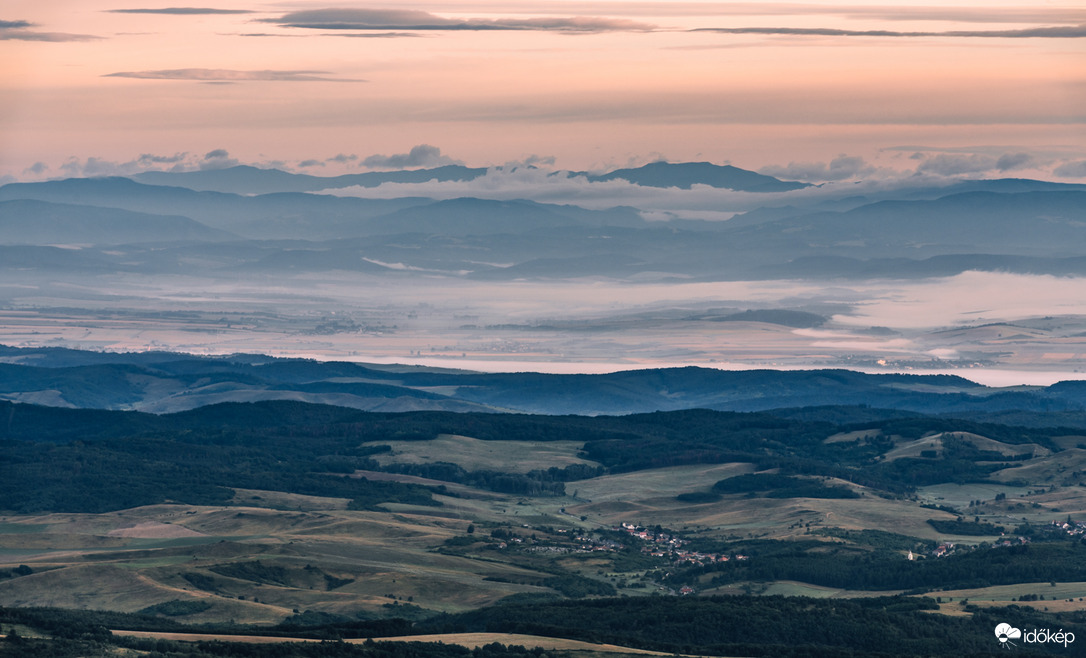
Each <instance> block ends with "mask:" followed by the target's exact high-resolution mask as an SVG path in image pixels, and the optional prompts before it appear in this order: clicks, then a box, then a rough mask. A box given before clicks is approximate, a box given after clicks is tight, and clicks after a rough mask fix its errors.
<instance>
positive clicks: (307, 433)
mask: <svg viewBox="0 0 1086 658" xmlns="http://www.w3.org/2000/svg"><path fill="white" fill-rule="evenodd" d="M859 411H861V412H863V413H864V415H865V418H864V421H863V422H858V423H841V422H840V419H841V418H842V416H843V415H845V416H847V412H848V410H847V409H841V408H824V409H815V408H812V409H807V410H804V411H803V413H802V414H795V413H791V412H790V413H791V416H792V417H789V415H790V414H789V413H785V414H782V415H774V414H773V413H735V412H719V411H710V410H690V411H674V412H656V413H650V414H637V415H630V416H600V417H584V416H542V415H518V414H478V413H469V414H458V413H449V412H413V413H402V414H386V413H368V412H359V411H357V410H354V409H345V408H339V407H330V406H324V405H309V404H304V403H298V402H283V401H268V402H259V403H246V404H240V403H226V404H219V405H212V406H208V407H203V408H200V409H196V410H192V411H187V412H181V413H176V414H165V415H153V414H145V413H139V412H123V411H101V410H80V409H52V408H47V407H38V406H34V405H25V404H15V403H10V402H6V403H0V500H2V501H4V503H3V505H4V508H5V509H7V510H12V511H19V512H31V511H49V510H58V511H104V510H113V509H122V508H125V507H134V506H138V505H148V504H154V503H161V502H167V501H178V502H188V503H194V504H195V503H199V504H224V503H227V502H228V501H230V500H231V498H232V496H233V495H234V490H235V489H237V488H242V489H266V490H274V491H284V492H290V493H300V494H306V495H316V496H330V497H338V498H348V499H351V500H353V501H354V503H353V505H355V506H356V507H360V508H364V507H372V506H374V505H377V504H380V503H382V502H390V501H391V502H409V503H414V504H423V505H433V504H437V502H436V501H434V500H432V499H431V494H432V493H433V491H434V490H432V489H427V488H425V487H420V486H418V485H408V484H401V483H398V482H387V481H370V480H367V479H365V477H361V478H359V477H357V476H356V477H349V476H351V475H356V474H357V473H358V472H359V471H379V470H384V471H391V472H394V473H401V474H406V475H414V476H422V477H425V478H428V479H430V480H438V481H444V482H448V483H457V484H466V485H470V486H474V487H479V488H483V489H491V490H493V491H498V492H503V493H515V494H525V495H544V496H547V495H562V494H564V493H565V488H564V486H565V485H564V483H566V482H573V481H577V480H583V479H587V478H592V477H596V476H599V475H602V474H605V473H622V472H630V471H640V470H645V469H655V468H661V467H669V466H679V465H688V464H723V463H749V464H751V465H752V467H753V469H754V470H759V471H763V470H767V469H777V472H778V473H779V474H780V475H782V476H791V477H782V478H778V480H779V481H778V480H773V481H772V482H768V483H766V482H762V481H759V483H757V484H759V487H757V488H759V489H766V488H769V489H779V490H780V492H779V493H780V495H784V496H792V495H799V494H795V491H800V490H802V491H807V490H808V489H811V487H812V486H813V487H814V489H813V490H816V495H818V496H825V495H834V496H840V495H848V496H855V495H857V494H856V493H855V491H853V490H851V489H848V490H846V489H841V488H840V487H835V486H831V487H825V486H823V485H822V484H820V482H821V481H822V480H824V479H826V478H834V479H836V480H838V481H840V482H847V483H850V486H852V487H861V488H862V489H861V490H862V491H871V492H874V493H877V494H879V495H888V496H900V495H902V494H909V493H910V492H912V491H914V490H915V488H916V487H919V486H924V485H930V484H938V483H943V482H983V481H986V480H987V479H988V478H989V477H990V476H991V475H992V474H993V473H994V472H996V471H999V470H1001V469H1006V468H1010V467H1012V466H1014V465H1016V464H1021V463H1024V461H1025V460H1029V459H1033V458H1037V459H1044V458H1046V456H1048V455H1056V454H1058V453H1061V452H1062V451H1063V450H1065V449H1067V448H1065V447H1064V446H1066V445H1068V444H1067V440H1068V435H1073V434H1074V430H1068V429H1066V428H1056V429H1028V428H1022V427H1013V426H1007V425H996V424H984V423H976V422H971V421H965V420H960V419H946V418H932V417H921V416H916V415H913V414H909V415H906V416H905V417H897V418H895V417H894V413H893V412H888V411H887V412H881V413H879V412H875V411H874V410H871V409H861V410H859ZM797 415H800V416H803V417H802V418H798V417H795V416H797ZM820 416H821V417H820ZM443 436H458V437H470V438H471V440H476V441H484V442H485V441H502V442H504V443H505V444H506V445H508V442H518V441H525V442H531V443H534V444H538V443H546V442H550V441H561V442H563V444H566V445H568V444H570V443H576V444H580V448H579V455H580V462H579V463H569V465H567V466H565V467H551V468H546V469H544V468H540V469H537V470H532V471H530V472H527V473H525V472H513V473H510V472H504V471H502V470H479V469H478V468H477V469H476V470H468V469H465V468H464V467H461V466H458V465H456V464H454V463H448V462H447V461H444V460H440V459H439V460H437V461H431V462H425V463H413V464H411V463H407V464H405V463H387V462H381V461H379V460H377V459H375V457H376V456H379V455H381V454H384V453H390V452H391V451H392V449H391V447H390V443H394V442H398V443H401V444H402V443H403V442H408V443H414V442H425V441H431V440H435V439H439V438H440V437H443ZM833 437H845V438H846V439H847V440H838V439H834V438H833ZM850 437H854V438H850ZM1080 438H1081V442H1086V437H1080ZM929 443H930V444H931V445H928V444H929ZM1071 450H1077V449H1076V448H1071ZM887 455H891V458H889V459H888V458H887ZM1066 475H1067V477H1070V478H1071V479H1072V480H1074V478H1076V477H1078V478H1079V479H1081V478H1082V477H1083V474H1082V473H1078V472H1077V471H1076V472H1074V473H1068V474H1066ZM796 478H799V479H798V480H797V479H796ZM810 478H816V480H810ZM692 493H697V492H692ZM803 495H807V494H803Z"/></svg>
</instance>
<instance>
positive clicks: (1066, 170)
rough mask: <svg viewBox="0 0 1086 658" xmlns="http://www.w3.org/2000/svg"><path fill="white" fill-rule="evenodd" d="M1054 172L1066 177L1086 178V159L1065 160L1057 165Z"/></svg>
mask: <svg viewBox="0 0 1086 658" xmlns="http://www.w3.org/2000/svg"><path fill="white" fill-rule="evenodd" d="M1052 173H1054V174H1056V175H1057V176H1064V177H1066V178H1086V160H1077V161H1075V162H1065V163H1063V164H1061V165H1060V166H1058V167H1056V168H1055V169H1054V170H1053V171H1052Z"/></svg>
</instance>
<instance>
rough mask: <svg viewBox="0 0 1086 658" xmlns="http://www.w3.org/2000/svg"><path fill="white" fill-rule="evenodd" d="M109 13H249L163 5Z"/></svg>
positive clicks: (114, 10) (198, 14)
mask: <svg viewBox="0 0 1086 658" xmlns="http://www.w3.org/2000/svg"><path fill="white" fill-rule="evenodd" d="M108 11H109V13H111V14H169V15H171V16H203V15H207V14H251V13H253V12H251V11H249V10H248V9H214V8H212V7H165V8H162V9H149V8H137V9H110V10H108Z"/></svg>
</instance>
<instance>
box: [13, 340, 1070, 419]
mask: <svg viewBox="0 0 1086 658" xmlns="http://www.w3.org/2000/svg"><path fill="white" fill-rule="evenodd" d="M435 390H441V391H445V392H444V393H435V392H434V391H435ZM0 399H7V400H12V401H17V402H30V403H35V404H48V405H52V406H67V407H81V408H95V409H132V410H140V411H151V412H155V413H163V412H174V411H182V410H186V409H192V408H196V407H200V406H205V405H209V404H216V403H220V402H254V401H260V400H294V401H298V402H308V403H319V404H328V405H334V406H341V407H352V408H355V409H362V410H367V411H418V410H435V411H457V412H468V411H490V412H510V411H514V412H529V413H539V414H578V415H600V414H605V415H625V414H631V413H646V412H653V411H676V410H683V409H699V408H700V409H713V410H718V411H765V410H770V409H784V408H797V407H825V406H827V405H829V406H837V407H841V406H853V407H856V408H857V409H867V408H870V409H884V410H885V409H893V410H898V411H901V412H909V413H914V412H919V413H925V414H957V415H965V416H968V417H979V415H983V414H995V413H1007V412H1012V411H1013V412H1016V413H1020V414H1024V416H1023V417H1027V416H1030V414H1034V415H1037V412H1045V413H1052V412H1059V413H1063V414H1065V415H1064V416H1063V418H1065V419H1066V418H1071V417H1072V416H1067V414H1079V415H1080V416H1081V417H1082V419H1084V420H1086V383H1084V382H1061V383H1058V384H1055V385H1053V386H1050V387H1028V388H1023V387H1014V388H1010V389H999V388H989V387H985V386H981V385H979V384H976V383H974V382H971V381H969V380H966V379H963V378H961V377H955V376H949V375H903V374H880V375H874V374H864V373H860V372H855V371H850V370H798V371H776V370H741V371H726V370H715V369H709V368H697V367H685V368H655V369H646V370H630V371H621V372H615V373H610V374H602V375H549V374H541V373H497V374H484V373H475V372H468V371H447V370H440V369H432V368H421V367H410V366H374V365H369V364H355V363H345V362H318V361H311V360H303V359H279V358H272V357H266V356H260V355H236V356H230V357H196V356H189V355H185V354H174V353H164V352H161V353H160V352H145V353H119V354H105V353H97V352H83V351H78V350H67V349H58V348H14V347H2V346H0ZM864 413H865V412H862V413H860V416H861V417H863V414H864ZM1056 417H1060V416H1058V415H1057V416H1056ZM1033 421H1036V418H1033Z"/></svg>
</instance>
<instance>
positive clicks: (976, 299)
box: [0, 272, 1086, 385]
mask: <svg viewBox="0 0 1086 658" xmlns="http://www.w3.org/2000/svg"><path fill="white" fill-rule="evenodd" d="M0 295H2V299H0V303H2V309H0V331H2V332H3V334H4V335H5V337H6V339H5V342H7V343H8V344H10V345H13V346H28V347H30V346H33V347H37V346H64V347H73V348H81V349H92V350H105V351H140V350H166V351H179V352H187V353H193V354H228V353H235V352H248V353H264V354H269V355H274V356H294V357H306V358H313V359H317V360H347V361H356V362H374V363H401V364H417V365H429V366H444V367H450V368H461V369H471V370H481V371H525V370H533V371H540V372H562V373H577V372H584V373H592V372H610V371H615V370H624V369H636V368H651V367H663V366H686V365H697V366H705V367H716V368H724V369H749V368H777V369H799V368H825V367H844V368H850V369H856V370H863V371H868V372H952V373H954V374H959V375H962V376H965V377H967V378H970V379H973V380H975V381H978V382H981V383H985V384H991V385H1013V384H1049V383H1052V382H1055V381H1059V380H1061V379H1081V378H1083V377H1084V375H1083V374H1082V373H1083V372H1086V278H1081V277H1052V276H1033V275H1022V274H1006V273H990V272H987V273H985V272H965V273H962V274H960V275H957V276H952V277H945V278H931V279H921V280H909V281H900V280H899V281H890V280H884V281H863V282H858V281H847V282H846V281H822V282H818V281H810V280H807V281H746V282H735V281H731V282H711V283H710V282H691V283H661V282H644V281H629V280H626V281H622V280H614V279H577V280H566V281H560V282H553V281H536V282H527V281H510V282H504V283H500V284H495V283H485V282H473V281H466V280H463V279H455V278H450V277H440V276H433V277H431V276H419V275H414V274H405V275H404V276H388V275H382V276H368V275H365V274H357V273H346V272H330V273H321V274H313V273H307V274H304V275H299V276H293V277H292V276H260V277H239V278H229V279H227V278H222V277H210V276H209V277H198V276H167V275H158V276H150V277H148V276H134V275H133V276H129V275H123V274H110V275H102V276H98V277H79V278H77V277H63V276H57V277H53V278H52V279H51V280H50V281H48V282H43V281H42V280H41V278H40V277H36V276H29V275H28V276H26V277H25V279H24V280H20V278H19V276H17V275H16V276H11V277H7V278H6V279H5V281H4V283H3V285H2V286H0ZM782 310H783V311H790V312H794V313H793V314H792V315H783V316H780V317H777V316H773V315H766V314H761V315H759V314H757V313H754V312H760V311H782ZM743 314H746V315H743Z"/></svg>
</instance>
